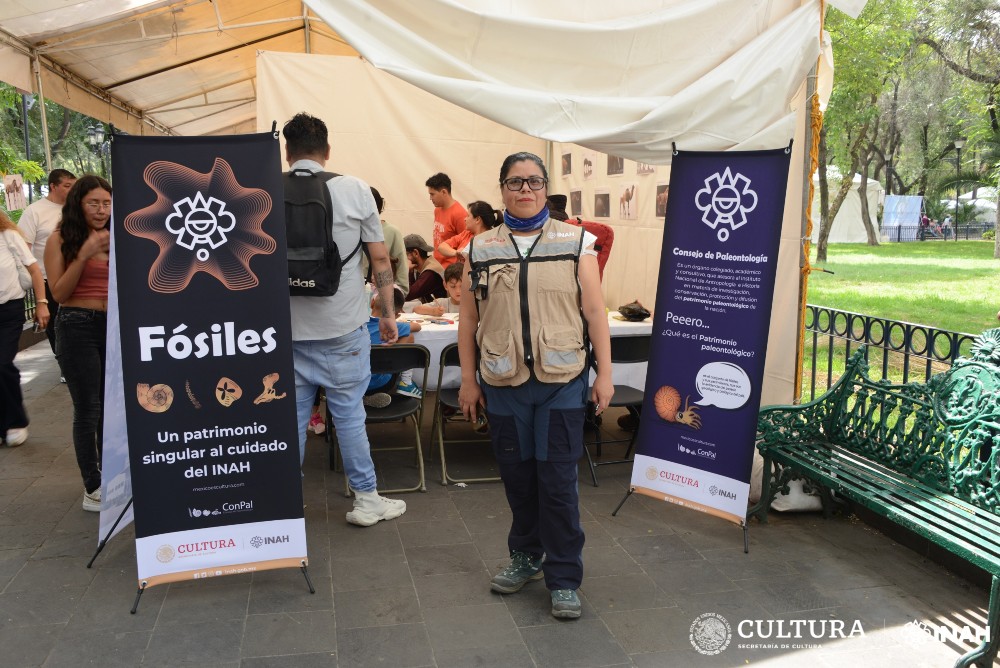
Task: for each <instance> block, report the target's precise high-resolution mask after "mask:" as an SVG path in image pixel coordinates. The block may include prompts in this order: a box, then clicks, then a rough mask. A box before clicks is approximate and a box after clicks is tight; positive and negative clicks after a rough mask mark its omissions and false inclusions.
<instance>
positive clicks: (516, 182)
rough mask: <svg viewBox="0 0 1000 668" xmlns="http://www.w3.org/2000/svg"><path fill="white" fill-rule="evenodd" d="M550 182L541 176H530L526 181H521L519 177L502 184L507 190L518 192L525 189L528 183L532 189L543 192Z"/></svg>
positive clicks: (506, 180)
mask: <svg viewBox="0 0 1000 668" xmlns="http://www.w3.org/2000/svg"><path fill="white" fill-rule="evenodd" d="M548 182H549V180H548V179H543V178H542V177H541V176H529V177H528V178H526V179H521V178H517V177H514V178H510V179H504V180H503V181H501V182H500V183H502V184H504V185H505V186H506V187H507V190H511V191H513V192H517V191H518V190H520V189H521V188H523V187H524V184H525V183H527V184H528V187H529V188H531V189H532V190H541V189H542V188H544V187H545V184H546V183H548Z"/></svg>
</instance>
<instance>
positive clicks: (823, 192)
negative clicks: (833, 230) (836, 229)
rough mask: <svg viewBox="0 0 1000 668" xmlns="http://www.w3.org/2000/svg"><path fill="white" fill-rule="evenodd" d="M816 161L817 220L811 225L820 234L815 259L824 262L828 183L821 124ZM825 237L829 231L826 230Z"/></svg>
mask: <svg viewBox="0 0 1000 668" xmlns="http://www.w3.org/2000/svg"><path fill="white" fill-rule="evenodd" d="M817 161H818V163H819V167H818V169H817V170H816V176H817V177H818V179H819V221H818V222H817V221H815V220H814V221H813V225H814V226H815V225H817V224H818V225H819V231H820V234H819V235H818V236H817V244H816V261H817V262H826V242H825V241H824V237H823V234H822V232H823V228H825V227H829V226H830V225H829V223H828V222H827V221H828V220H829V216H828V215H827V211H829V210H830V183H829V181H827V180H826V163H827V148H826V126H825V125H824V126H822V127H821V128H820V130H819V149H818V153H817ZM826 236H827V237H829V236H830V233H829V232H827V235H826Z"/></svg>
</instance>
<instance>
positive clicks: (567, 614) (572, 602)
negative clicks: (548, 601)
mask: <svg viewBox="0 0 1000 668" xmlns="http://www.w3.org/2000/svg"><path fill="white" fill-rule="evenodd" d="M580 613H581V606H580V597H579V596H577V595H576V590H575V589H553V590H552V616H553V617H558V618H559V619H576V618H578V617H579V616H580Z"/></svg>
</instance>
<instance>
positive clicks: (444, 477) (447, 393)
mask: <svg viewBox="0 0 1000 668" xmlns="http://www.w3.org/2000/svg"><path fill="white" fill-rule="evenodd" d="M457 366H459V360H458V344H457V343H452V344H449V345H448V346H446V347H445V349H444V350H442V351H441V368H440V369H439V370H438V384H437V388H438V390H437V401H436V402H435V404H434V422H433V430H434V435H435V436H436V437H437V441H438V449H439V451H440V453H441V484H442V485H447V484H448V483H449V482H497V481H498V480H500V476H495V477H489V478H452V477H451V476H450V475H448V464H447V461H446V459H445V452H444V446H445V445H446V444H448V445H456V444H459V443H480V444H481V443H487V444H488V443H489V442H490V440H489V437H488V436H487V437H486V438H453V439H445V423H446V422H448V420H447V418H446V416H445V414H444V412H445V408H450V409H451V410H452V411H456V412H457V411H461V409H462V408H461V406H460V405H459V403H458V390H457V389H455V388H445V389H442V387H441V383H442V381H443V380H444V370H445V367H457Z"/></svg>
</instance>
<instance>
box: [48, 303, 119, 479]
mask: <svg viewBox="0 0 1000 668" xmlns="http://www.w3.org/2000/svg"><path fill="white" fill-rule="evenodd" d="M107 326H108V316H107V314H106V313H105V312H104V311H95V310H93V309H89V308H77V307H74V306H63V307H61V308H60V309H59V315H57V316H56V359H57V360H59V368H60V369H61V370H62V375H63V376H65V377H66V387H67V388H69V396H70V397H71V398H72V399H73V447H74V448H75V449H76V463H77V464H79V466H80V475H82V476H83V485H84V487H86V488H87V491H88V492H93V491H94V490H95V489H97V488H99V487H100V486H101V450H102V440H101V439H102V436H103V431H104V355H105V348H104V344H105V339H106V337H107Z"/></svg>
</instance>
